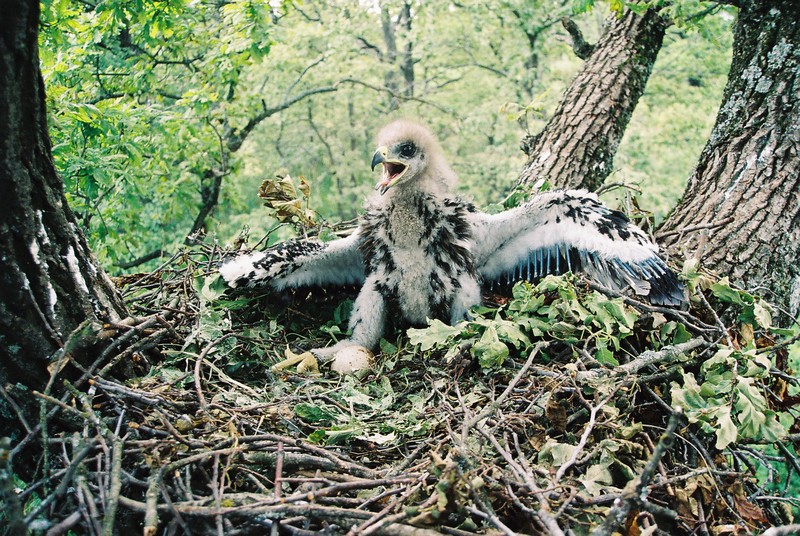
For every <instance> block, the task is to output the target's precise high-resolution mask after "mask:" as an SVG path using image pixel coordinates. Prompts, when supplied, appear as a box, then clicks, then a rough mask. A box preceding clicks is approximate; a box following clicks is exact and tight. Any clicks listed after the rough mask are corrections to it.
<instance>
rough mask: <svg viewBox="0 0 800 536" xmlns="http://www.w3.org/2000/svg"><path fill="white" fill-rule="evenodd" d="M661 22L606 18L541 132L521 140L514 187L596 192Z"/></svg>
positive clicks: (648, 17) (646, 71) (629, 15)
mask: <svg viewBox="0 0 800 536" xmlns="http://www.w3.org/2000/svg"><path fill="white" fill-rule="evenodd" d="M665 29H666V23H665V22H664V20H663V19H662V18H661V17H660V16H659V15H658V14H657V13H655V12H654V11H652V10H651V11H647V12H646V13H645V15H644V16H639V15H636V14H635V13H633V12H631V11H626V12H625V13H624V15H623V16H622V17H619V18H617V17H616V16H612V18H611V19H610V20H609V22H608V24H607V25H606V30H605V32H604V34H603V37H602V39H601V40H600V41H599V42H598V43H597V45H596V46H595V47H594V50H593V51H592V54H591V55H590V56H589V58H588V59H587V60H586V62H585V63H584V65H583V68H582V69H581V71H580V72H579V73H578V75H577V76H576V77H575V79H574V80H573V81H572V84H571V85H570V87H569V88H568V89H567V91H566V93H565V94H564V96H563V98H562V99H561V103H560V104H559V106H558V108H557V109H556V111H555V113H554V115H553V117H552V118H551V119H550V121H549V122H548V124H547V126H546V127H545V128H544V130H543V131H542V132H540V133H538V134H536V135H535V136H532V137H529V138H526V139H525V140H523V142H522V148H523V151H525V153H526V154H527V155H528V157H529V159H528V162H527V163H526V164H525V167H524V168H523V171H522V173H521V175H520V179H519V183H520V184H534V183H535V182H536V181H538V180H539V179H542V178H546V179H547V180H548V181H550V183H552V184H554V185H556V186H559V187H570V188H586V189H589V190H596V189H597V188H598V187H599V186H600V185H601V184H602V183H603V181H604V180H605V178H606V177H607V176H608V174H609V173H610V172H611V170H612V164H613V160H614V154H615V153H616V151H617V147H618V146H619V142H620V140H621V139H622V135H623V134H624V132H625V128H626V127H627V126H628V122H629V121H630V118H631V114H632V113H633V110H634V108H635V107H636V104H637V103H638V102H639V97H641V96H642V93H643V92H644V88H645V85H646V84H647V79H648V78H649V77H650V73H651V71H652V68H653V63H655V60H656V56H657V55H658V51H659V50H660V49H661V44H662V41H663V38H664V31H665Z"/></svg>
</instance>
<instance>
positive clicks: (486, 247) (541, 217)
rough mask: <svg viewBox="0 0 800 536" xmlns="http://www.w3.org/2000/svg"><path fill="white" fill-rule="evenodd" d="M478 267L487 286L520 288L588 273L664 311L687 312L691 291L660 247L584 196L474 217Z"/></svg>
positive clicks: (552, 197) (554, 197) (542, 197)
mask: <svg viewBox="0 0 800 536" xmlns="http://www.w3.org/2000/svg"><path fill="white" fill-rule="evenodd" d="M472 218H473V221H472V230H473V240H474V241H475V248H474V255H475V265H476V267H477V269H478V272H479V273H480V274H481V276H482V278H483V280H484V281H485V282H487V283H491V282H493V281H499V282H513V281H518V280H521V279H528V280H531V279H538V278H541V277H543V276H545V275H547V274H562V273H566V272H574V273H578V272H583V273H586V274H587V275H588V276H589V277H591V278H593V279H595V280H596V281H597V282H599V283H600V284H602V285H604V286H606V287H608V288H611V289H614V290H620V291H623V290H626V289H627V288H631V289H633V291H634V292H635V293H636V294H639V295H642V296H647V298H648V299H649V301H650V302H651V303H654V304H659V305H681V304H682V303H684V301H685V296H684V293H685V291H684V287H683V285H682V284H681V282H680V281H679V280H678V278H677V276H676V275H675V274H674V273H673V272H672V271H671V270H670V269H669V268H668V267H667V265H666V264H665V263H664V261H663V260H662V259H661V258H660V257H659V256H658V246H657V245H656V244H654V243H653V242H652V241H651V240H650V239H649V237H648V236H647V235H646V234H645V233H644V232H643V231H642V230H641V229H639V228H638V227H636V226H635V225H634V224H633V223H631V222H630V221H629V220H628V218H627V216H625V215H624V214H622V213H621V212H618V211H616V210H611V209H609V208H608V207H606V206H605V205H603V204H602V203H601V202H600V200H599V199H598V198H597V196H596V195H594V194H591V193H588V192H586V191H582V190H566V191H553V192H546V193H543V194H539V195H537V196H536V197H534V198H533V199H531V200H530V201H528V202H526V203H524V204H523V205H521V206H519V207H517V208H514V209H511V210H507V211H505V212H501V213H499V214H494V215H490V214H485V213H481V212H477V213H474V214H473V215H472Z"/></svg>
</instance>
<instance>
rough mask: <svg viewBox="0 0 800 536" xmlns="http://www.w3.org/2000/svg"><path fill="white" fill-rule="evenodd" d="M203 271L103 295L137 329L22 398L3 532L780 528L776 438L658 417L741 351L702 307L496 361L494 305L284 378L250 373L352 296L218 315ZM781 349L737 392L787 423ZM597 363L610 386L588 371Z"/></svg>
mask: <svg viewBox="0 0 800 536" xmlns="http://www.w3.org/2000/svg"><path fill="white" fill-rule="evenodd" d="M218 260H219V253H218V252H217V251H215V250H213V249H204V250H197V251H194V252H184V253H182V254H180V255H177V256H175V257H174V258H172V259H170V260H169V261H168V262H167V263H165V264H164V265H163V266H161V267H160V268H159V269H158V270H156V271H154V272H152V273H148V274H142V275H140V276H133V277H132V276H128V277H127V279H126V280H125V281H119V283H120V284H121V285H122V289H123V292H124V294H125V297H126V299H127V301H128V304H129V308H130V310H131V312H132V313H133V314H134V315H135V316H133V317H131V318H130V319H127V320H126V321H125V322H122V323H118V324H109V325H106V326H104V330H103V331H102V332H101V334H100V338H101V340H102V345H101V348H102V350H101V351H99V352H98V356H99V357H98V358H97V359H96V360H95V362H94V363H93V364H91V365H89V366H81V365H79V364H78V363H77V362H76V361H75V360H73V359H70V357H69V356H64V358H63V361H64V362H63V363H60V364H58V366H57V367H54V368H53V370H54V376H53V377H54V381H53V382H51V386H50V388H49V389H48V390H47V391H46V392H43V393H35V395H36V398H37V400H38V401H39V402H40V405H41V416H42V417H41V419H40V421H39V423H38V424H34V423H28V422H24V423H23V425H24V428H25V429H26V431H25V433H23V434H22V436H21V437H20V440H19V441H17V442H15V443H14V444H9V443H7V444H6V445H5V446H4V449H5V454H6V457H5V460H6V465H5V467H4V472H3V474H2V477H1V478H0V481H2V483H3V488H4V491H3V498H4V502H5V508H4V512H5V514H4V515H5V522H6V523H7V526H8V527H9V528H8V529H7V533H14V531H15V530H19V529H23V530H24V529H25V528H28V529H33V530H38V531H41V532H45V533H47V534H53V535H55V534H64V533H67V532H68V531H72V533H80V534H113V533H138V532H139V531H140V530H142V527H143V531H144V534H147V535H150V534H183V533H187V534H189V533H191V534H228V535H231V534H265V533H267V531H270V534H291V535H310V534H332V535H333V534H352V535H356V534H360V535H367V534H387V535H433V534H452V535H466V534H517V533H519V534H552V535H558V534H584V533H592V534H596V535H608V534H612V533H615V532H616V533H620V532H624V533H626V534H642V533H647V534H652V533H661V534H694V533H699V534H714V535H724V534H745V533H749V532H752V531H758V530H760V529H763V528H766V527H769V526H771V525H782V524H785V523H787V522H791V516H792V508H791V507H792V506H794V507H795V509H796V507H797V504H796V503H797V500H796V495H793V492H792V487H791V485H790V482H792V475H793V472H795V471H797V472H800V465H798V460H797V457H796V454H795V451H794V446H793V444H792V443H791V441H796V440H797V437H796V436H786V435H784V436H782V437H781V438H780V440H774V439H772V438H769V437H764V438H762V439H761V440H759V439H758V438H749V439H746V440H742V439H736V440H734V441H732V442H729V443H728V444H727V445H725V446H724V447H723V448H717V447H718V446H719V444H720V443H719V441H720V434H719V433H716V432H715V430H714V429H713V427H709V426H706V425H705V424H704V423H703V422H702V420H701V419H700V417H697V415H696V414H691V415H690V414H688V413H685V412H682V411H680V409H676V408H674V407H673V406H674V405H675V404H674V400H672V399H671V396H674V393H676V391H675V387H674V386H675V385H684V383H681V378H685V376H684V375H685V374H687V371H695V373H696V374H698V375H700V374H702V373H703V371H704V370H705V373H706V374H708V371H707V370H706V369H701V364H702V363H704V362H705V361H708V360H709V358H711V357H712V356H715V355H717V354H715V352H717V351H718V348H719V345H720V344H730V345H733V346H736V345H739V342H737V341H739V339H741V337H742V336H747V337H750V339H751V340H753V338H754V337H757V336H758V333H745V334H744V335H742V334H741V333H739V332H738V331H735V330H733V329H731V327H730V326H726V325H725V324H724V323H723V320H721V318H723V317H724V315H723V316H720V315H718V314H717V313H716V312H715V309H714V308H711V307H710V306H709V305H708V303H707V302H706V301H705V296H704V295H702V294H701V295H700V296H699V297H697V299H696V300H695V302H696V303H699V305H697V307H696V309H695V310H694V311H693V314H692V315H690V314H688V313H686V312H681V311H676V310H671V309H661V308H657V307H651V306H649V305H645V304H642V303H638V302H636V301H635V300H631V299H630V298H624V297H617V298H615V301H614V302H613V303H617V304H622V305H621V307H622V306H624V308H625V311H634V312H635V315H634V313H630V314H631V315H634V316H632V317H631V318H635V321H634V322H633V323H632V324H631V326H630V333H625V337H619V339H620V340H621V341H622V342H621V343H620V345H619V348H616V347H612V346H613V345H611V346H609V344H608V342H607V341H606V342H604V343H603V344H604V345H605V346H603V345H600V346H603V348H604V349H605V352H601V351H600V350H598V340H591V339H592V337H589V339H588V340H587V339H580V338H576V336H575V332H569V333H567V332H566V331H563V328H564V326H561V327H560V328H558V329H556V328H553V329H550V328H543V327H541V326H539V325H538V324H535V325H534V323H530V326H531V327H530V330H529V331H527V332H525V333H524V334H523V335H524V336H525V338H526V341H527V342H525V343H521V342H520V343H519V344H513V337H512V336H511V335H509V334H508V333H505V332H504V331H503V329H504V328H503V326H506V324H503V322H506V320H502V319H500V317H501V316H502V315H500V313H498V312H497V311H498V310H497V309H496V308H494V309H491V310H489V309H487V310H486V311H483V312H482V313H483V316H482V317H481V318H484V319H488V320H486V322H485V323H484V324H481V323H480V322H478V323H476V324H475V325H474V326H471V327H470V326H467V327H465V328H464V329H463V330H462V331H460V332H458V333H455V334H454V333H449V332H448V334H447V335H442V333H437V332H435V330H434V332H433V333H432V332H431V331H425V330H422V331H411V332H406V331H400V330H398V331H396V332H395V333H394V334H393V335H392V336H391V337H388V340H389V342H386V341H384V345H383V348H382V352H381V354H380V355H379V357H378V360H377V363H376V365H375V366H374V367H373V368H372V369H370V370H367V371H362V372H360V373H359V374H356V375H350V376H339V375H338V374H335V373H332V372H331V371H329V370H328V371H326V370H325V367H324V366H323V367H322V373H321V374H319V375H302V374H294V373H291V372H286V371H280V372H272V371H271V370H270V368H271V366H272V365H273V364H275V363H277V362H279V361H280V360H281V359H282V356H283V353H284V351H285V350H286V348H287V347H288V348H290V349H298V348H308V347H313V346H319V345H321V344H325V343H326V342H329V341H330V340H331V337H337V336H340V335H342V331H343V329H344V326H345V325H346V316H347V306H346V305H342V304H343V303H344V304H346V303H347V300H348V298H349V297H352V295H353V292H354V290H353V289H350V290H348V289H345V290H344V291H337V292H324V291H316V292H313V293H308V292H296V293H294V294H292V295H289V296H288V297H277V296H275V295H270V294H268V293H263V294H261V295H259V294H236V295H233V296H230V295H228V294H225V293H224V289H222V288H221V286H220V283H219V281H218V278H217V277H216V275H215V269H214V266H216V263H217V262H218ZM574 285H576V288H578V289H579V290H580V293H584V294H585V295H588V294H590V293H592V292H594V291H593V289H592V288H590V287H589V286H588V284H587V283H585V282H581V281H577V282H574ZM528 290H531V289H528ZM540 291H541V289H539V290H536V289H533V290H531V292H534V293H535V292H540ZM551 294H553V295H548V294H547V292H546V291H545V292H544V294H543V296H544V297H543V298H542V299H543V300H544V301H543V302H542V303H548V300H549V301H550V302H553V303H555V300H557V299H561V298H558V296H557V294H558V291H551ZM531 295H533V294H531ZM495 298H497V297H495ZM562 298H563V296H562ZM576 299H578V298H576ZM698 300H699V301H698ZM500 301H504V300H500ZM514 303H519V297H517V301H516V302H514ZM559 303H560V302H559ZM509 308H511V306H509ZM501 309H502V308H501ZM310 311H313V312H310ZM519 314H527V313H525V312H524V311H522V312H520V313H519ZM492 315H495V316H492ZM498 315H500V316H498ZM496 319H500V320H496ZM517 325H518V326H519V325H520V324H519V322H517ZM667 325H672V326H673V331H672V332H671V333H672V334H671V335H670V334H664V333H665V331H668V330H665V327H664V326H667ZM678 325H679V326H680V328H679V329H678V328H674V326H678ZM481 326H483V327H481ZM536 326H539V327H536ZM737 326H738V324H737ZM551 327H552V326H551ZM574 327H576V329H579V330H580V329H583V327H582V326H581V325H580V323H579V322H577V321H576V322H574ZM534 328H535V329H534ZM430 329H434V328H433V327H432V328H430ZM536 329H538V330H539V331H536ZM559 329H562V331H559ZM470 330H472V331H470ZM492 330H494V331H492ZM542 330H543V331H542ZM676 330H678V331H680V330H683V331H681V333H682V334H683V335H682V336H681V337H680V338H676V336H675V333H676ZM612 331H613V330H612ZM487 333H488V335H487ZM492 333H494V335H492ZM580 333H583V331H580ZM598 333H599V332H598ZM532 334H539V335H540V336H538V337H535V336H533V335H532ZM618 335H619V334H618ZM492 336H495V337H496V339H497V340H496V341H495V340H494V339H492ZM489 339H492V340H489ZM594 339H597V337H594ZM656 339H658V340H656ZM420 341H422V342H420ZM437 341H438V342H437ZM487 341H488V342H487ZM503 341H505V342H503ZM509 341H511V342H509ZM495 342H499V343H500V344H502V345H505V348H506V349H507V350H508V352H507V353H503V352H500V354H501V357H502V359H495V358H496V357H497V354H493V353H491V352H489V350H487V349H488V348H493V350H492V351H495V350H497V349H498V348H500V347H498V345H497V344H495ZM791 344H794V339H788V340H787V341H785V342H783V343H775V341H771V340H769V341H766V342H765V340H762V341H761V342H759V343H758V344H754V345H753V346H755V347H757V350H756V352H757V353H758V356H761V357H758V359H763V356H767V357H768V359H772V360H773V361H772V362H773V365H774V368H773V370H772V371H771V373H770V374H766V375H762V376H759V377H758V380H757V382H756V383H757V385H758V386H759V389H763V391H764V392H766V393H767V395H766V397H767V402H768V404H769V406H770V407H771V408H772V409H773V410H775V411H778V410H780V411H786V412H790V411H791V410H792V405H793V403H794V402H793V400H792V399H791V397H790V396H789V395H788V394H787V389H788V388H789V387H787V386H792V385H796V379H795V378H794V376H793V375H792V373H791V371H790V370H789V366H788V364H787V363H786V359H785V357H786V352H787V348H789V347H790V345H791ZM423 348H424V350H423ZM609 348H610V349H609ZM500 349H501V350H502V348H500ZM487 352H489V353H487ZM609 352H610V354H612V356H613V359H614V360H618V361H619V363H618V365H616V366H611V365H610V364H609V363H605V364H604V366H601V364H599V363H598V356H599V357H602V356H605V357H609ZM487 356H488V357H487ZM781 356H783V357H781ZM493 359H494V361H492V360H493ZM132 372H135V374H134V375H132V374H131V373H132ZM124 377H127V379H123V378H124ZM743 377H744V376H743ZM748 377H749V376H748ZM62 386H63V388H62ZM684 388H685V389H688V387H685V385H684ZM671 393H672V395H671ZM686 396H688V395H686ZM734 403H735V402H734ZM695 409H696V408H695ZM20 419H22V416H20ZM710 428H711V429H710ZM780 468H782V469H780ZM780 471H784V472H783V473H782V474H781V473H780ZM795 475H796V473H795ZM14 487H16V488H17V489H16V490H14V489H11V488H14ZM794 489H795V490H796V489H797V488H794Z"/></svg>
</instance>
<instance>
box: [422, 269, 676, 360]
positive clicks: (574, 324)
mask: <svg viewBox="0 0 800 536" xmlns="http://www.w3.org/2000/svg"><path fill="white" fill-rule="evenodd" d="M638 317H639V313H638V312H637V311H636V310H635V309H634V308H632V307H630V306H629V305H626V304H625V303H624V302H623V300H622V299H621V298H609V297H607V296H605V295H603V294H601V293H599V292H596V291H592V292H585V291H581V290H579V289H578V287H577V286H576V280H575V278H574V277H573V276H571V275H569V274H568V275H566V276H547V277H545V278H544V279H542V281H540V282H539V283H538V284H537V285H531V284H530V283H528V282H525V281H523V282H520V283H517V284H516V285H515V286H514V289H513V299H512V300H511V301H510V302H509V303H508V304H507V305H506V306H504V307H502V308H500V309H493V308H477V309H476V310H475V311H473V315H472V318H470V319H469V320H465V321H462V322H459V323H458V324H456V325H455V326H448V325H446V324H444V323H443V322H441V321H438V320H432V321H431V322H430V325H429V327H427V328H425V329H410V330H408V335H409V340H410V342H411V343H412V344H414V345H418V346H419V349H420V350H421V351H422V352H429V351H431V350H446V355H445V357H446V358H448V359H451V358H453V357H454V356H455V355H457V354H458V353H459V352H460V351H461V348H462V347H464V346H468V347H469V348H470V350H469V351H470V353H471V354H472V356H473V357H475V358H476V359H477V360H478V362H479V363H480V365H481V368H483V369H484V370H486V371H491V370H495V369H497V368H499V367H501V366H502V365H503V363H504V361H505V359H506V358H507V357H508V356H509V355H510V354H511V352H512V349H513V352H514V354H515V355H519V354H525V353H526V352H528V351H530V350H531V348H532V346H533V344H534V341H536V340H540V339H542V338H545V339H552V340H557V341H564V342H568V343H570V344H578V343H581V344H582V345H583V349H584V350H585V351H586V352H587V353H588V354H591V355H592V357H593V358H594V359H595V360H596V361H597V363H598V364H600V365H604V366H612V367H613V366H616V365H618V364H619V360H618V358H617V357H616V355H618V354H619V352H621V351H622V345H621V342H622V341H623V340H624V339H625V338H626V337H628V336H630V335H631V334H632V333H633V327H634V324H635V323H636V321H637V319H638ZM675 334H680V331H678V330H675Z"/></svg>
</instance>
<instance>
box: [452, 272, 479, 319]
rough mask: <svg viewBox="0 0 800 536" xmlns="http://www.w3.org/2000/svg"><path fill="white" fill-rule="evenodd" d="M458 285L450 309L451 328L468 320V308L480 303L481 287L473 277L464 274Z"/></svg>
mask: <svg viewBox="0 0 800 536" xmlns="http://www.w3.org/2000/svg"><path fill="white" fill-rule="evenodd" d="M459 285H460V288H459V289H458V292H456V294H455V296H453V304H452V306H451V307H450V325H453V326H454V325H456V324H457V323H458V322H460V321H461V320H464V319H465V318H469V310H470V308H471V307H472V306H473V305H477V304H479V303H480V302H481V287H480V285H479V284H478V280H477V279H476V278H475V276H474V275H472V274H469V273H466V272H464V273H463V274H462V275H461V277H459Z"/></svg>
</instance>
